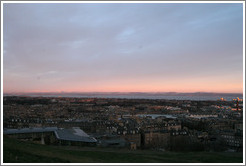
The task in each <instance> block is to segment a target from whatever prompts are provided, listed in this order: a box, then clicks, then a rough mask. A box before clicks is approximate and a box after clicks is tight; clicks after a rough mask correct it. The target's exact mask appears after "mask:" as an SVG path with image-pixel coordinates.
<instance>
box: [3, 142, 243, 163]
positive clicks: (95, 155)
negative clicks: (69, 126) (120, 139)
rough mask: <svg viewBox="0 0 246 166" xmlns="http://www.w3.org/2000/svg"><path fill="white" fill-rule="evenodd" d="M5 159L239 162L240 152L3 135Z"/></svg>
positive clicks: (62, 161)
mask: <svg viewBox="0 0 246 166" xmlns="http://www.w3.org/2000/svg"><path fill="white" fill-rule="evenodd" d="M3 141H4V142H3V144H4V146H3V162H4V163H242V162H243V154H242V153H211V152H190V153H175V152H156V151H150V150H136V151H130V150H127V149H105V148H97V147H90V148H89V147H66V146H48V145H39V144H34V143H30V142H23V141H19V140H15V139H10V138H7V137H4V140H3Z"/></svg>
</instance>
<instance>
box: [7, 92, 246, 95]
mask: <svg viewBox="0 0 246 166" xmlns="http://www.w3.org/2000/svg"><path fill="white" fill-rule="evenodd" d="M38 93H41V94H52V93H53V94H66V93H74V94H76V93H122V94H123V93H212V94H242V95H243V92H209V91H208V92H203V91H197V92H172V91H170V92H162V91H160V92H154V91H153V92H141V91H135V92H119V91H112V92H110V91H108V92H100V91H94V92H92V91H91V92H66V91H61V92H7V93H4V92H3V95H6V94H38Z"/></svg>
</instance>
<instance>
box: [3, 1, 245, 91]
mask: <svg viewBox="0 0 246 166" xmlns="http://www.w3.org/2000/svg"><path fill="white" fill-rule="evenodd" d="M3 42H4V44H3V86H4V88H3V92H4V93H20V92H25V93H32V92H216V93H243V4H240V3H225V4H223V3H219V4H215V3H211V4H210V3H197V4H196V3H184V4H167V3H161V4H144V3H136V4H135V3H134V4H131V3H130V4H128V3H124V4H114V3H95V4H90V3H79V4H58V3H57V4H45V3H42V4H28V3H27V4H3Z"/></svg>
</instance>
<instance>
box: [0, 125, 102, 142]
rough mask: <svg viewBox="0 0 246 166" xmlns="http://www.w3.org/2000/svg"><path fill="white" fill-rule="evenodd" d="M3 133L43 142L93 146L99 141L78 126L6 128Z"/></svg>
mask: <svg viewBox="0 0 246 166" xmlns="http://www.w3.org/2000/svg"><path fill="white" fill-rule="evenodd" d="M3 134H5V135H9V136H10V137H13V138H17V139H21V140H30V141H33V142H37V143H41V144H56V145H78V146H93V145H96V143H97V140H96V139H95V138H93V137H90V136H89V135H87V134H86V133H85V132H84V131H83V130H81V129H80V128H78V127H73V128H69V129H63V128H57V127H45V128H23V129H4V131H3Z"/></svg>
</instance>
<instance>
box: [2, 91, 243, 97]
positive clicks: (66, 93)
mask: <svg viewBox="0 0 246 166" xmlns="http://www.w3.org/2000/svg"><path fill="white" fill-rule="evenodd" d="M4 95H6V96H9V95H27V96H28V95H30V96H32V95H35V96H46V95H47V96H51V95H52V96H97V95H100V96H230V97H242V96H243V94H242V93H211V92H195V93H178V92H73V93H71V92H59V93H58V92H35V93H5V94H4Z"/></svg>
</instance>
